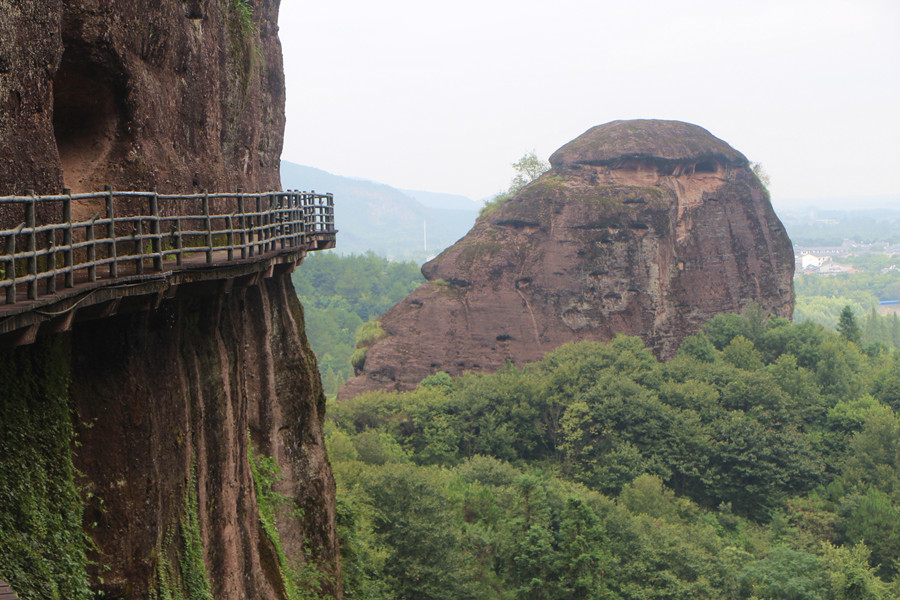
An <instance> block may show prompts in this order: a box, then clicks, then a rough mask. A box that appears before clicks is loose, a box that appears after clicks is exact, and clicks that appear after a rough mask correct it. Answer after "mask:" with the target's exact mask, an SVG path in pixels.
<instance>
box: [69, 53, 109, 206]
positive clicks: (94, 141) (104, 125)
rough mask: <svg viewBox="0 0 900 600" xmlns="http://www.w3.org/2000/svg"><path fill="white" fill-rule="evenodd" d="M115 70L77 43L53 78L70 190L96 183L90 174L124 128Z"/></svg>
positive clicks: (101, 164)
mask: <svg viewBox="0 0 900 600" xmlns="http://www.w3.org/2000/svg"><path fill="white" fill-rule="evenodd" d="M114 73H115V71H114V70H113V69H110V68H109V65H103V64H101V63H100V62H99V61H97V60H96V57H94V56H91V54H90V53H89V51H88V50H87V49H86V48H82V47H81V46H80V45H77V44H76V45H72V46H69V47H67V48H66V50H65V52H64V53H63V57H62V62H61V63H60V67H59V70H58V71H57V72H56V76H55V77H54V78H53V133H54V136H55V137H56V146H57V149H58V150H59V158H60V163H61V166H62V171H63V184H64V185H65V187H68V188H71V189H72V190H73V191H74V192H84V191H94V190H92V189H91V188H93V187H97V185H99V184H97V183H96V182H94V181H92V175H93V174H94V173H96V172H97V171H98V170H100V169H101V168H102V167H104V166H106V164H108V161H109V158H110V156H111V154H112V151H113V150H114V147H115V146H116V140H117V138H118V137H119V132H120V130H121V129H122V122H123V119H122V116H123V112H124V111H123V106H124V91H123V90H122V89H121V88H122V86H119V85H116V78H115V76H114Z"/></svg>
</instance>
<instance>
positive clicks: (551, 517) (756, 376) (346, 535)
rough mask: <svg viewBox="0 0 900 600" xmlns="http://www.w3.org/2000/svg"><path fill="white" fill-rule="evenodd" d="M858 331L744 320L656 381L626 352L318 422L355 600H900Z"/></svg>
mask: <svg viewBox="0 0 900 600" xmlns="http://www.w3.org/2000/svg"><path fill="white" fill-rule="evenodd" d="M848 313H849V311H848ZM859 329H860V325H859V323H857V321H856V320H855V318H854V317H853V315H852V313H849V314H845V315H844V317H843V318H842V320H841V324H840V331H839V332H835V331H831V330H827V329H826V328H825V327H823V326H821V325H819V324H815V323H811V322H807V323H802V324H791V323H789V322H787V321H785V320H780V319H775V320H772V319H768V318H765V315H763V314H762V313H761V311H759V310H750V311H748V312H747V313H745V314H744V315H743V316H741V315H719V316H717V317H715V318H714V319H712V320H711V321H710V322H709V323H708V324H707V325H706V326H705V329H704V331H703V332H701V333H699V334H697V335H695V336H693V337H691V338H688V339H687V340H686V341H685V343H684V344H683V345H682V348H681V350H680V351H679V353H678V355H677V356H676V357H675V358H674V359H672V360H670V361H668V362H665V363H661V362H658V361H657V360H656V359H655V358H654V357H653V355H652V354H651V353H650V351H649V350H648V349H647V348H645V347H644V346H643V344H642V342H641V341H640V340H639V339H637V338H628V337H618V338H616V339H615V340H614V341H612V342H610V343H608V344H598V343H578V344H572V345H567V346H563V347H561V348H559V349H557V350H556V351H554V352H552V353H551V354H549V355H547V356H546V357H545V359H544V360H542V361H541V362H538V363H534V364H531V365H527V366H524V367H523V368H516V367H513V366H510V367H508V368H507V369H505V370H503V371H502V372H500V373H497V374H495V375H483V374H467V375H464V376H461V377H459V378H456V379H451V378H450V377H449V376H448V375H446V374H444V373H439V374H437V375H434V376H432V377H429V378H428V379H426V380H424V381H423V382H422V383H421V385H420V386H419V387H418V388H417V389H416V390H414V391H411V392H408V393H403V394H388V393H369V394H365V395H362V396H358V397H356V398H354V399H352V400H349V401H344V402H341V403H335V404H332V405H331V406H329V416H330V417H329V418H330V423H329V426H328V430H327V436H328V444H329V451H330V456H331V460H332V464H333V467H334V470H335V474H336V478H337V481H338V525H339V533H340V537H341V540H342V545H343V547H342V552H343V564H344V567H343V568H344V577H345V586H346V593H347V597H348V598H360V599H362V598H365V599H373V600H374V599H401V598H404V599H405V598H409V599H412V598H416V599H422V600H427V599H431V598H434V599H437V598H440V599H455V598H460V599H463V598H466V599H468V598H472V599H475V598H486V599H487V598H491V599H495V598H500V599H504V598H506V599H519V598H521V599H526V598H527V599H548V600H549V599H564V598H598V599H599V598H616V599H656V598H659V599H663V598H666V599H680V598H685V599H691V600H696V599H702V598H723V599H724V598H745V599H748V600H749V599H760V600H761V599H773V600H774V599H784V600H818V599H821V600H826V599H829V600H830V599H834V600H837V599H841V600H843V599H851V598H853V599H888V598H897V597H900V577H898V569H900V562H898V557H900V415H898V409H900V356H898V353H897V352H895V351H891V350H887V349H886V348H885V347H884V346H880V345H868V346H866V345H861V342H860V340H859ZM854 340H855V341H854ZM858 342H860V343H858Z"/></svg>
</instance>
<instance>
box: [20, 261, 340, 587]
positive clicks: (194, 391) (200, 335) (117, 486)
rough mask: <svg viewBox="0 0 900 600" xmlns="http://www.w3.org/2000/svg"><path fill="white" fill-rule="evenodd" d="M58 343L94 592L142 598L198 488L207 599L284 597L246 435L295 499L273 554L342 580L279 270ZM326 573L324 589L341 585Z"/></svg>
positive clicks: (308, 369)
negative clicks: (65, 365) (279, 550)
mask: <svg viewBox="0 0 900 600" xmlns="http://www.w3.org/2000/svg"><path fill="white" fill-rule="evenodd" d="M301 268H302V267H301ZM68 343H69V344H71V357H72V358H71V370H70V377H71V384H70V398H71V401H72V403H73V405H74V406H75V409H76V412H77V415H78V422H77V423H78V427H77V428H76V431H77V435H78V440H79V442H80V447H79V448H78V449H77V450H76V452H75V456H74V459H75V465H76V467H77V468H78V469H79V471H81V473H83V474H84V478H85V481H84V482H83V484H82V487H83V489H84V491H85V492H86V496H87V497H88V498H90V500H89V504H88V509H87V512H86V521H87V522H90V523H95V524H96V525H94V526H93V527H92V528H91V529H90V533H91V535H92V537H93V538H94V540H95V542H96V545H97V553H96V555H95V556H94V557H93V559H94V560H95V562H96V563H97V566H96V571H97V572H96V575H97V576H99V577H102V581H103V583H102V584H100V585H98V586H97V587H98V589H100V590H102V591H104V592H105V594H106V597H112V598H147V597H148V595H149V593H150V591H151V590H153V589H155V588H156V585H157V581H156V579H157V574H156V573H157V571H156V570H157V569H158V568H160V564H162V566H163V568H166V561H168V565H169V566H171V567H173V570H174V571H176V572H177V571H178V568H179V567H178V565H179V562H180V561H183V560H184V556H183V551H182V544H183V540H181V539H179V533H180V531H181V529H180V528H181V526H182V524H183V520H184V511H185V497H186V494H187V492H188V490H189V487H190V486H196V487H195V490H196V494H197V506H198V507H199V510H198V520H199V530H200V536H201V539H202V541H203V558H204V562H205V564H206V568H207V571H208V573H209V580H210V582H211V583H212V587H213V596H214V597H215V598H272V599H275V598H279V599H280V598H285V592H284V582H283V574H282V572H281V569H280V567H279V564H278V559H277V556H276V552H275V549H274V546H273V545H272V543H271V541H270V540H269V539H268V538H267V536H266V534H265V533H264V532H263V530H262V528H261V526H260V521H259V512H258V509H257V495H258V491H257V490H255V489H254V484H253V479H252V476H251V471H250V463H249V460H248V445H249V443H250V442H251V440H252V443H253V445H254V447H255V449H256V451H257V452H259V453H262V454H264V455H266V456H271V457H274V458H275V459H276V461H277V463H278V464H279V465H280V467H281V473H282V475H283V477H284V479H283V480H282V481H281V482H280V483H278V484H277V491H278V492H279V493H281V494H283V495H284V496H285V497H287V498H290V499H291V500H292V502H291V504H290V506H289V508H288V509H287V510H284V511H282V514H281V515H280V518H279V521H278V526H279V531H280V534H281V535H280V538H281V543H282V545H283V547H284V550H285V552H286V553H287V555H288V556H289V557H291V559H292V560H295V561H298V562H302V561H304V560H307V561H309V560H312V561H315V562H316V563H317V564H318V565H320V566H321V567H322V568H323V570H324V571H325V573H327V574H330V575H331V576H332V578H333V579H334V580H335V581H339V573H340V571H339V568H338V565H339V562H340V561H339V557H338V550H337V535H336V533H335V529H334V516H335V515H334V509H335V496H334V481H333V478H332V475H331V467H330V466H329V464H328V459H327V456H326V453H325V445H324V442H323V438H322V425H323V419H324V414H325V396H324V394H323V393H322V388H321V383H320V380H319V376H318V373H317V371H316V365H315V357H314V355H313V353H312V350H311V349H310V347H309V345H308V343H307V341H306V335H305V333H304V327H303V313H302V309H301V308H300V305H299V302H298V301H297V296H296V294H295V293H294V290H293V287H292V286H291V283H290V280H289V279H288V278H287V277H272V278H269V279H265V280H263V282H261V283H260V284H258V285H251V286H248V287H246V288H242V289H240V290H237V289H236V290H234V291H233V292H232V293H231V294H229V295H227V296H210V295H206V294H201V295H192V294H190V293H184V294H180V295H179V296H176V297H175V298H174V299H172V300H168V301H165V302H163V303H162V304H161V305H160V307H159V308H158V309H157V310H155V311H145V312H137V313H131V314H129V315H122V316H117V317H112V318H108V319H102V320H95V321H86V322H84V323H82V324H80V325H78V326H76V328H75V330H74V331H73V332H72V333H71V339H70V340H69V341H68ZM16 351H17V352H19V351H27V347H23V348H20V349H17V350H16ZM191 474H193V481H192V478H191ZM294 509H299V511H300V513H302V517H300V518H293V517H291V515H290V513H291V511H293V510H294ZM173 532H175V535H173ZM181 535H183V534H181ZM335 581H332V582H330V583H328V584H326V586H325V589H326V590H328V591H329V592H330V593H331V594H332V595H335V596H337V593H338V590H337V589H335V587H336V585H335Z"/></svg>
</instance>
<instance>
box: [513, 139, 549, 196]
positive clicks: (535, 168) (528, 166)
mask: <svg viewBox="0 0 900 600" xmlns="http://www.w3.org/2000/svg"><path fill="white" fill-rule="evenodd" d="M512 168H513V169H514V170H515V172H516V176H515V177H513V180H512V183H511V184H510V186H509V193H510V194H515V193H516V192H518V191H519V190H521V189H522V188H523V187H525V186H526V185H528V184H529V183H531V182H532V181H534V180H535V179H537V178H538V177H540V176H541V175H543V174H544V173H546V172H547V171H549V170H550V164H549V163H547V162H545V161H543V160H541V159H539V158H538V156H537V154H536V153H535V151H534V150H532V151H530V152H526V153H525V154H524V155H523V156H522V158H520V159H519V160H517V161H516V162H514V163H513V164H512Z"/></svg>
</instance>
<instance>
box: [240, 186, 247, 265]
mask: <svg viewBox="0 0 900 600" xmlns="http://www.w3.org/2000/svg"><path fill="white" fill-rule="evenodd" d="M238 214H240V216H239V217H238V227H239V228H240V234H239V237H240V241H241V258H247V230H246V221H245V219H244V190H242V189H241V188H238Z"/></svg>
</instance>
